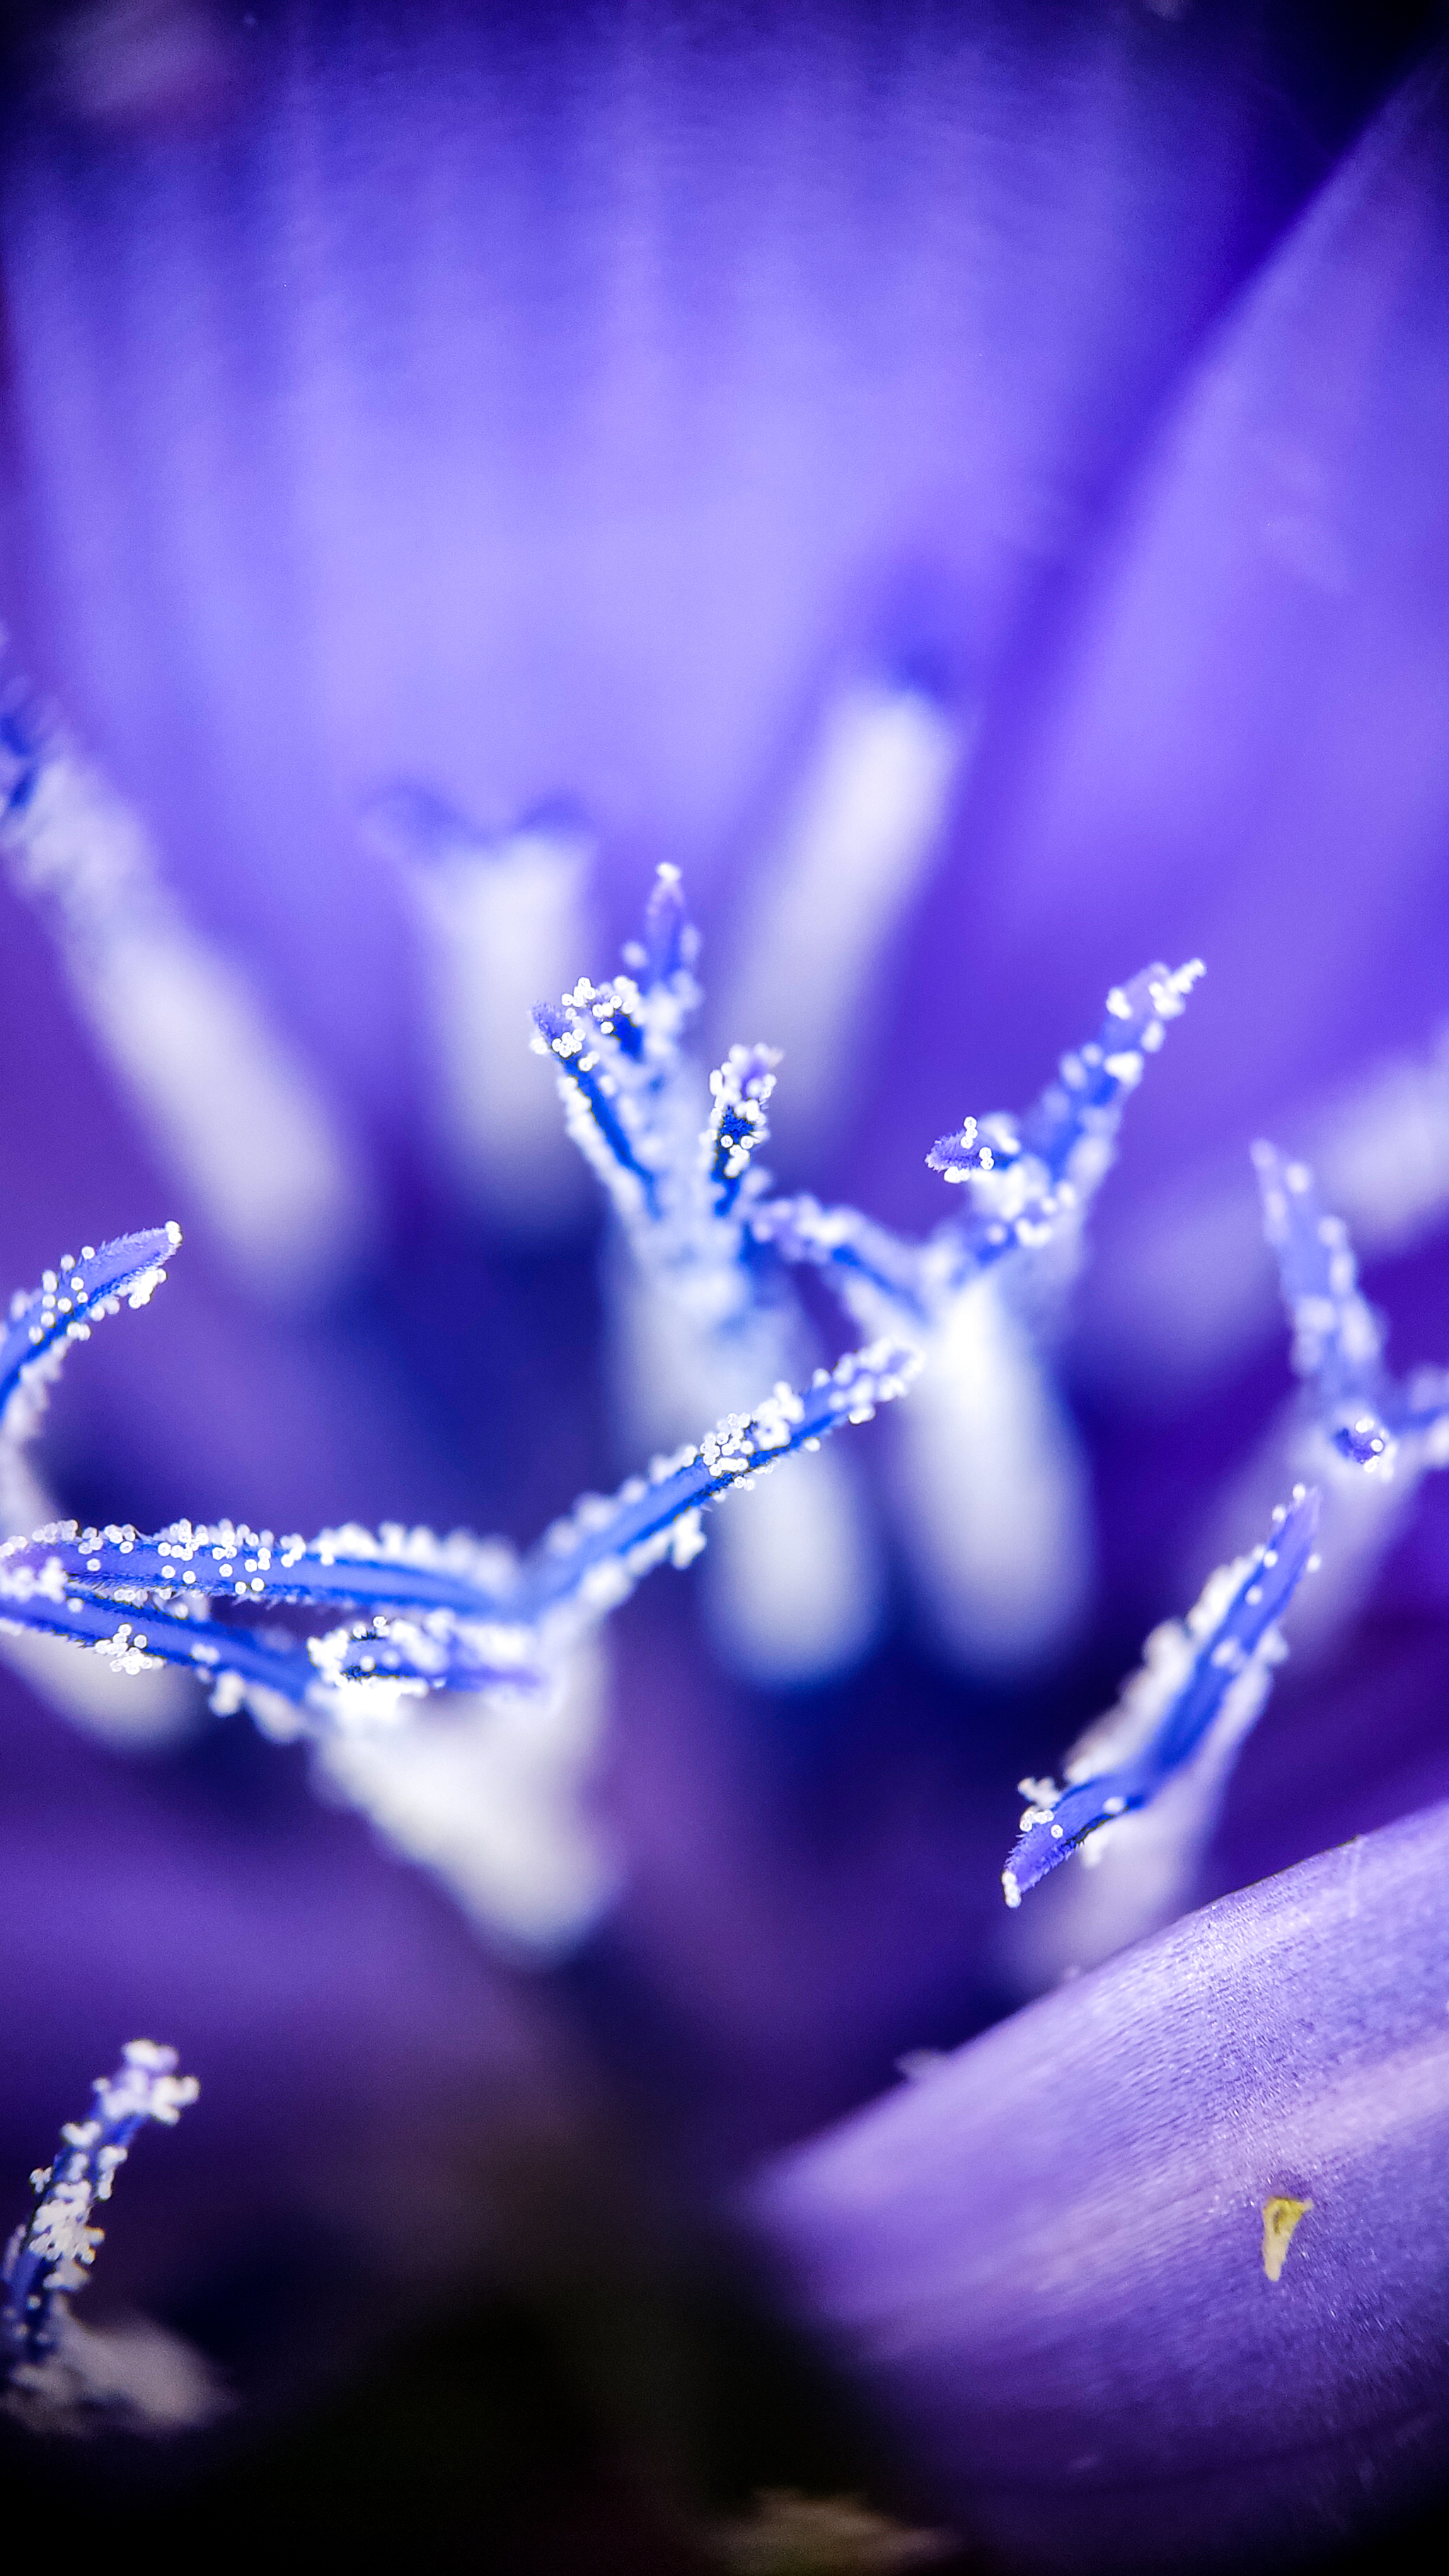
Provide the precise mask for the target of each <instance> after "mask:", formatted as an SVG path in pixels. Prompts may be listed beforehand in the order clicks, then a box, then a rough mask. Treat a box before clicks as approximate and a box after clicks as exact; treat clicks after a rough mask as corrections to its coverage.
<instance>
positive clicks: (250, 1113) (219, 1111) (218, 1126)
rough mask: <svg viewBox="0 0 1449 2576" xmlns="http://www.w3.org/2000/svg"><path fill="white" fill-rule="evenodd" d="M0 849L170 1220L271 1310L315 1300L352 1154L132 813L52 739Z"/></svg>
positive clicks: (347, 1200)
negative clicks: (105, 1069) (169, 1178)
mask: <svg viewBox="0 0 1449 2576" xmlns="http://www.w3.org/2000/svg"><path fill="white" fill-rule="evenodd" d="M0 839H3V841H4V844H5V846H6V848H7V850H8V853H9V857H10V867H11V875H12V877H13V879H14V881H15V883H16V884H17V885H18V886H19V887H20V888H21V889H22V890H23V891H24V892H25V893H26V894H28V895H30V896H31V897H32V898H33V899H35V900H37V902H38V903H39V904H40V907H41V909H42V910H43V911H44V912H45V913H46V915H47V916H48V918H49V919H50V920H51V922H52V923H53V924H54V926H55V927H56V929H57V930H58V933H59V941H60V948H61V953H62V956H63V959H64V962H65V967H66V972H67V976H68V978H69V982H70V985H71V990H72V992H73V993H74V995H75V998H76V1001H77V1003H78V1005H79V1008H80V1010H81V1012H82V1014H83V1016H84V1018H85V1019H86V1021H87V1022H88V1024H89V1026H90V1028H91V1030H92V1033H93V1034H94V1036H95V1038H96V1040H97V1041H98V1043H99V1045H100V1046H101V1048H102V1049H103V1051H104V1053H105V1055H106V1056H107V1058H108V1059H109V1061H110V1063H111V1064H112V1065H113V1066H114V1068H115V1070H116V1072H117V1073H118V1074H119V1076H120V1078H121V1080H122V1082H123V1084H124V1085H125V1088H126V1090H127V1091H128V1092H129V1094H130V1096H131V1098H132V1100H133V1102H134V1103H135V1106H136V1108H137V1109H138V1111H139V1112H140V1115H141V1118H142V1120H143V1121H144V1124H145V1126H146V1128H147V1131H148V1133H149V1135H150V1137H151V1139H152V1142H153V1144H154V1146H155V1148H156V1150H157V1153H158V1154H159V1155H160V1156H161V1158H162V1159H163V1160H164V1162H165V1163H166V1165H167V1167H168V1168H169V1169H170V1170H171V1171H172V1173H173V1174H174V1175H175V1177H176V1180H177V1182H178V1184H179V1186H180V1189H181V1192H182V1206H183V1209H185V1208H186V1207H187V1206H188V1205H189V1206H192V1207H195V1208H196V1209H198V1211H199V1213H200V1215H201V1217H202V1219H203V1221H204V1222H206V1223H209V1225H210V1226H211V1228H212V1229H213V1231H214V1233H215V1234H216V1235H218V1236H219V1237H220V1238H221V1240H222V1241H223V1242H224V1244H225V1246H226V1249H227V1252H228V1253H229V1255H230V1257H231V1259H232V1261H233V1262H234V1263H235V1265H236V1267H237V1268H238V1269H239V1270H240V1271H242V1272H243V1273H244V1275H245V1276H246V1278H247V1280H248V1283H249V1285H250V1286H251V1287H252V1288H254V1289H255V1290H256V1291H258V1292H259V1293H260V1294H262V1295H264V1296H266V1297H267V1298H268V1299H273V1300H280V1301H283V1302H286V1301H289V1300H293V1299H296V1300H301V1301H303V1302H306V1301H310V1300H312V1299H314V1298H316V1297H317V1296H319V1295H322V1294H324V1293H326V1292H327V1291H328V1290H329V1289H331V1288H332V1287H333V1286H335V1284H336V1283H337V1281H338V1280H339V1278H340V1277H342V1276H344V1275H345V1274H346V1273H347V1272H348V1271H349V1270H350V1269H351V1268H352V1267H353V1265H354V1263H355V1262H356V1260H357V1258H358V1256H359V1254H360V1253H361V1252H362V1250H363V1248H364V1247H365V1244H366V1242H367V1239H368V1236H369V1234H370V1231H371V1225H372V1207H371V1200H370V1196H369V1192H368V1190H367V1187H366V1185H365V1182H364V1179H363V1176H362V1172H361V1169H360V1165H359V1160H358V1156H357V1153H356V1151H355V1149H354V1148H353V1147H352V1145H351V1144H350V1142H349V1141H348V1140H347V1139H346V1138H345V1136H344V1134H343V1132H342V1129H341V1127H340V1125H339V1124H338V1121H337V1119H336V1117H335V1114H334V1112H333V1110H332V1109H331V1107H330V1106H329V1105H328V1104H327V1103H326V1102H325V1101H324V1099H323V1097H322V1095H321V1093H320V1091H319V1090H318V1088H317V1085H316V1083H315V1082H314V1080H313V1078H312V1075H311V1073H310V1072H309V1071H308V1069H307V1068H306V1066H305V1065H304V1064H303V1063H302V1062H301V1060H300V1058H299V1057H298V1056H297V1055H296V1054H295V1052H294V1051H293V1049H292V1048H291V1046H290V1045H289V1044H288V1043H287V1042H286V1041H285V1040H284V1039H283V1038H282V1037H281V1036H280V1035H279V1033H278V1032H277V1030H276V1029H275V1028H274V1027H273V1026H272V1025H271V1024H270V1022H269V1020H268V1018H267V1016H266V1013H265V1011H264V1009H263V1007H262V1004H261V1002H260V1001H259V999H258V997H257V995H256V994H255V993H254V992H253V990H252V989H251V986H250V985H249V984H248V983H247V981H246V979H245V977H244V976H243V975H242V974H241V973H240V972H239V970H238V969H237V968H236V967H235V966H234V965H233V964H232V963H231V962H230V961H229V960H228V959H227V958H225V957H223V956H222V955H220V953H219V952H218V951H217V950H216V949H215V948H214V947H212V946H211V945H210V943H209V942H208V941H206V940H205V939H203V938H202V936H201V935H200V933H199V932H197V931H196V930H195V929H194V928H193V927H192V926H191V924H190V923H189V922H187V921H186V919H185V918H184V916H183V914H182V913H181V910H180V908H179V906H178V905H177V903H176V901H175V898H174V897H173V896H172V894H171V893H170V892H169V890H168V889H167V888H166V887H165V885H164V884H163V882H162V879H161V875H160V869H159V864H158V861H157V857H156V853H155V850H154V848H153V846H152V844H151V841H150V838H149V835H148V833H147V831H146V827H145V825H144V824H143V822H142V821H141V818H140V816H139V815H137V814H136V813H134V812H133V811H132V809H131V808H130V807H129V806H128V805H126V804H125V803H124V802H123V800H122V799H121V798H120V797H119V796H118V795H117V794H116V792H115V790H114V789H113V788H112V787H111V786H110V785H109V784H108V783H107V781H106V780H105V779H103V778H102V777H101V776H100V775H99V773H98V772H97V771H96V770H94V769H93V768H91V767H90V766H89V765H88V764H87V763H85V762H83V761H82V760H80V759H79V758H78V757H77V756H76V755H75V754H74V753H73V752H72V751H71V750H70V749H69V748H68V747H67V746H66V745H65V744H64V743H63V742H60V741H54V742H51V743H49V744H47V745H46V746H45V747H44V749H43V750H42V753H41V755H40V759H39V764H38V769H37V774H36V777H35V781H34V784H33V786H32V788H31V790H30V792H29V794H28V796H27V798H26V800H25V801H24V803H23V804H21V805H19V806H18V807H16V808H15V809H13V810H12V811H11V813H10V814H9V815H8V816H7V817H6V820H5V824H4V829H3V833H0Z"/></svg>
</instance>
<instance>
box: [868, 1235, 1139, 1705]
mask: <svg viewBox="0 0 1449 2576" xmlns="http://www.w3.org/2000/svg"><path fill="white" fill-rule="evenodd" d="M895 1432H896V1443H897V1450H898V1459H899V1472H898V1475H897V1509H898V1513H899V1516H900V1519H901V1521H902V1523H903V1527H904V1535H905V1537H906V1539H907V1542H908V1547H909V1556H910V1564H911V1571H912V1575H913V1578H914V1580H915V1582H916V1583H917V1585H918V1587H919V1589H920V1592H921V1595H922V1597H923V1599H924V1602H925V1604H926V1606H927V1609H928V1612H929V1615H930V1619H931V1622H932V1625H933V1627H934V1629H935V1631H936V1633H937V1636H938V1638H939V1640H940V1642H941V1644H942V1645H944V1647H945V1648H946V1650H947V1652H948V1653H949V1654H950V1655H951V1656H952V1657H953V1659H954V1660H955V1661H956V1662H958V1663H959V1664H961V1665H962V1666H963V1667H964V1668H965V1669H966V1670H968V1671H971V1672H975V1673H979V1674H981V1675H983V1676H988V1677H992V1676H996V1677H1005V1676H1008V1675H1018V1674H1019V1675H1026V1674H1029V1673H1031V1672H1032V1671H1033V1670H1039V1669H1041V1668H1042V1667H1043V1666H1044V1665H1047V1664H1049V1663H1050V1662H1051V1661H1052V1660H1053V1658H1054V1657H1055V1656H1057V1655H1059V1654H1060V1653H1061V1651H1062V1650H1063V1648H1064V1647H1065V1646H1066V1644H1067V1643H1068V1642H1069V1640H1070V1637H1071V1635H1072V1631H1073V1629H1074V1628H1075V1626H1076V1623H1077V1621H1078V1619H1079V1617H1080V1615H1081V1613H1082V1611H1083V1609H1084V1607H1085V1604H1086V1600H1087V1595H1088V1592H1089V1589H1090V1585H1091V1577H1092V1560H1093V1546H1092V1514H1091V1497H1090V1494H1089V1491H1088V1486H1087V1472H1086V1466H1085V1462H1084V1460H1083V1456H1082V1451H1081V1445H1080V1442H1079V1440H1078V1438H1077V1434H1076V1431H1075V1429H1074V1427H1073V1425H1072V1422H1071V1420H1070V1418H1069V1416H1068V1414H1067V1413H1066V1411H1065V1408H1064V1407H1063V1405H1062V1403H1061V1401H1060V1398H1059V1397H1058V1395H1057V1392H1056V1389H1055V1387H1054V1386H1053V1384H1052V1381H1051V1377H1050V1375H1049V1373H1048V1370H1047V1367H1046V1365H1045V1363H1044V1362H1043V1360H1042V1358H1041V1356H1040V1354H1039V1353H1038V1351H1037V1349H1036V1347H1035V1345H1034V1343H1033V1340H1032V1337H1031V1335H1030V1333H1029V1332H1028V1331H1027V1329H1026V1327H1025V1326H1024V1325H1023V1323H1022V1322H1021V1320H1020V1318H1019V1317H1018V1316H1017V1315H1016V1314H1015V1313H1014V1311H1013V1309H1012V1307H1011V1305H1010V1303H1009V1301H1008V1299H1007V1297H1006V1296H1004V1295H1003V1294H1002V1292H1001V1290H1000V1289H999V1287H998V1285H997V1283H996V1281H995V1280H994V1279H993V1278H991V1277H990V1276H987V1277H984V1278H982V1279H979V1280H978V1281H977V1282H976V1283H975V1285H974V1286H972V1287H971V1288H969V1289H968V1290H967V1291H966V1293H965V1294H964V1295H963V1296H962V1297H960V1298H959V1299H958V1300H957V1301H956V1304H955V1306H954V1308H953V1309H952V1311H951V1313H950V1315H949V1318H948V1320H947V1321H946V1323H945V1324H944V1325H943V1327H942V1328H941V1329H940V1330H939V1331H938V1332H937V1333H935V1334H934V1335H933V1336H932V1339H931V1343H930V1351H929V1365H928V1366H927V1367H926V1368H924V1369H923V1370H922V1372H921V1375H920V1378H919V1380H918V1381H917V1383H916V1385H915V1387H914V1388H913V1390H912V1394H911V1400H910V1403H909V1404H908V1405H904V1406H902V1408H901V1415H900V1420H899V1422H898V1423H897V1424H896V1425H895Z"/></svg>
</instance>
